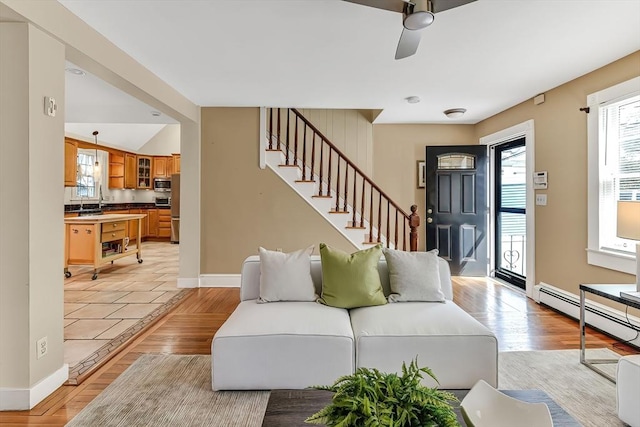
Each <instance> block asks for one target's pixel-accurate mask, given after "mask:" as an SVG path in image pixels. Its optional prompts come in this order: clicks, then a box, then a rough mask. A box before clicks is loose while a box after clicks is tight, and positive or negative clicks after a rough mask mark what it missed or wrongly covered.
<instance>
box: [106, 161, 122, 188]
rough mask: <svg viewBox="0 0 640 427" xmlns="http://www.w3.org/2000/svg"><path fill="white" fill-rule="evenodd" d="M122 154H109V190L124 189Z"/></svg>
mask: <svg viewBox="0 0 640 427" xmlns="http://www.w3.org/2000/svg"><path fill="white" fill-rule="evenodd" d="M124 163H125V162H124V154H122V153H109V188H118V189H123V188H124V179H125V178H124V176H125V168H124Z"/></svg>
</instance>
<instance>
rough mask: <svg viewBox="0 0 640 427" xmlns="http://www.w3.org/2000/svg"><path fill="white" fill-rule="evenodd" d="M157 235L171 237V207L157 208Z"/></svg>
mask: <svg viewBox="0 0 640 427" xmlns="http://www.w3.org/2000/svg"><path fill="white" fill-rule="evenodd" d="M158 237H169V238H170V237H171V209H158Z"/></svg>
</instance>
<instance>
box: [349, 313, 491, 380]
mask: <svg viewBox="0 0 640 427" xmlns="http://www.w3.org/2000/svg"><path fill="white" fill-rule="evenodd" d="M350 316H351V326H352V328H353V334H354V336H355V339H356V368H359V367H368V368H377V369H380V370H382V371H386V372H396V371H397V370H398V367H400V366H402V362H407V363H409V362H410V361H411V360H412V359H414V358H415V357H416V356H417V357H418V365H420V366H427V367H429V368H431V369H432V370H433V372H434V373H435V375H436V377H437V378H438V380H439V381H440V387H441V388H445V389H446V388H450V389H465V388H466V389H470V388H471V387H473V385H474V384H475V383H476V382H477V381H478V380H480V379H483V380H485V381H486V382H488V383H489V384H491V385H492V386H494V387H497V382H498V341H497V339H496V337H495V335H494V334H493V333H492V332H491V331H490V330H489V329H487V328H486V327H485V326H484V325H482V324H481V323H480V322H478V321H477V320H476V319H474V318H473V317H471V316H470V315H469V314H468V313H466V312H465V311H464V310H462V309H461V308H460V307H458V306H457V305H456V304H454V303H453V302H451V301H445V303H432V302H405V303H402V304H387V305H384V306H378V307H363V308H357V309H353V310H350ZM431 381H432V380H430V379H427V380H426V382H427V383H428V384H430V385H435V383H432V382H431Z"/></svg>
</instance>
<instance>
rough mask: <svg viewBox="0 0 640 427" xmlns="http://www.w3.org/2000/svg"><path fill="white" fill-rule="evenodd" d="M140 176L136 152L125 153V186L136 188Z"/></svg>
mask: <svg viewBox="0 0 640 427" xmlns="http://www.w3.org/2000/svg"><path fill="white" fill-rule="evenodd" d="M137 177H138V162H137V160H136V156H135V154H130V153H125V155H124V188H136V180H137Z"/></svg>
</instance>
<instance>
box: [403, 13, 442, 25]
mask: <svg viewBox="0 0 640 427" xmlns="http://www.w3.org/2000/svg"><path fill="white" fill-rule="evenodd" d="M434 18H435V16H434V15H433V13H431V12H429V11H418V12H413V13H412V14H410V15H407V17H406V18H405V20H404V27H405V28H406V29H407V30H421V29H423V28H427V27H428V26H429V25H431V24H432V23H433V20H434Z"/></svg>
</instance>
